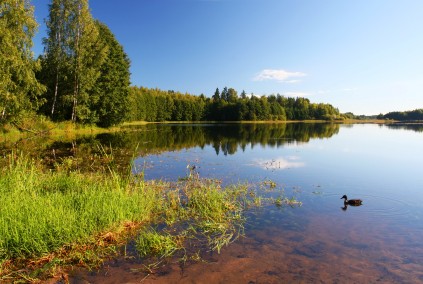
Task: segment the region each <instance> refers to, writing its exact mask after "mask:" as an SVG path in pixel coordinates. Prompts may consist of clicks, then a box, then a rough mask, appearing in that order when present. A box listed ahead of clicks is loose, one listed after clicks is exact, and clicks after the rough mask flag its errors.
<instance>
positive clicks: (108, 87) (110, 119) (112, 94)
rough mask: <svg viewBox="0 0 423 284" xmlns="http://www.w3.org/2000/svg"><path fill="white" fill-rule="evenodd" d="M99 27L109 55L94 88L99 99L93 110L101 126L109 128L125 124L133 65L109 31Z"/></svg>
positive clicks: (100, 25) (94, 94) (97, 24)
mask: <svg viewBox="0 0 423 284" xmlns="http://www.w3.org/2000/svg"><path fill="white" fill-rule="evenodd" d="M96 26H97V28H98V31H99V38H100V40H101V41H102V42H103V44H104V45H105V46H106V47H107V50H108V52H107V56H106V59H105V61H104V62H103V64H102V65H101V67H100V76H99V77H98V79H97V81H96V83H95V85H94V88H93V92H92V96H95V97H97V98H98V100H97V103H96V104H95V105H94V106H93V108H92V109H91V111H92V112H96V113H97V115H98V123H97V124H98V125H100V126H103V127H108V126H112V125H116V124H119V123H121V122H123V120H124V119H125V115H126V113H127V111H128V93H129V84H130V72H129V67H130V62H129V59H128V56H127V55H126V53H125V52H124V50H123V47H122V46H121V45H120V44H119V42H118V41H117V40H116V38H115V36H114V35H113V33H112V32H111V31H110V29H109V28H108V27H107V26H106V25H104V24H102V23H100V22H98V21H97V22H96Z"/></svg>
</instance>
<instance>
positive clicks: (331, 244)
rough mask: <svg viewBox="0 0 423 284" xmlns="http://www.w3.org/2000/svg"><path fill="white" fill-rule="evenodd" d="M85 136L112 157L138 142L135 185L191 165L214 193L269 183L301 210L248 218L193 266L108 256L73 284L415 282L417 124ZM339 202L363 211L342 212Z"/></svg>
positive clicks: (421, 260)
mask: <svg viewBox="0 0 423 284" xmlns="http://www.w3.org/2000/svg"><path fill="white" fill-rule="evenodd" d="M92 139H93V140H94V141H97V142H100V143H103V144H107V143H109V144H110V145H111V146H112V147H113V148H115V149H117V150H116V152H117V153H120V152H122V153H123V152H125V153H126V152H130V149H131V148H132V149H134V148H135V146H134V145H135V144H138V145H139V146H138V147H139V150H138V151H139V152H138V153H139V154H138V156H137V157H136V158H135V160H134V164H135V165H134V168H133V171H143V172H144V176H145V178H146V179H156V178H160V179H165V180H176V179H178V178H179V177H183V176H186V174H187V165H195V166H196V167H197V170H198V172H199V174H200V176H201V177H211V178H218V179H221V180H222V181H223V183H225V184H231V183H237V182H244V181H248V182H250V183H260V182H263V181H266V180H272V181H274V182H276V184H277V187H278V189H283V190H284V192H285V194H286V195H287V196H288V197H291V196H295V197H296V198H297V199H298V200H300V201H302V203H303V206H302V207H294V208H291V207H282V208H278V207H276V206H266V207H264V208H262V209H260V210H258V211H252V212H249V213H248V219H247V224H246V230H245V237H243V238H240V239H239V240H237V241H236V242H234V243H232V244H231V245H229V246H228V247H225V248H224V249H222V251H221V253H220V254H217V253H216V252H213V253H211V252H203V253H202V255H201V256H202V258H203V261H202V262H193V261H192V262H190V261H188V262H187V263H185V265H181V264H180V263H179V262H178V261H176V260H171V261H170V263H167V264H166V265H164V264H163V265H162V266H161V267H159V268H158V269H156V270H155V273H154V274H146V272H145V269H144V267H143V262H142V260H140V259H137V258H135V259H130V260H124V259H117V260H113V261H111V262H110V263H107V264H106V265H105V266H104V267H103V268H101V269H99V270H98V271H94V272H87V271H84V270H77V271H74V272H72V273H71V278H70V279H71V282H73V283H86V282H87V281H88V282H90V283H140V282H142V283H287V282H288V283H297V282H300V283H316V282H322V283H376V282H382V283H423V246H422V245H421V240H422V239H423V171H422V166H421V165H422V158H423V147H422V146H423V132H422V127H421V125H414V126H413V125H404V126H401V125H394V126H385V125H368V124H366V125H336V124H328V125H326V124H294V125H292V124H291V125H265V124H260V125H217V126H216V125H207V126H197V125H154V126H148V127H146V128H141V129H139V130H137V131H132V132H128V133H126V134H119V136H113V135H103V136H98V137H95V138H92ZM76 144H77V145H80V147H82V148H84V147H85V148H87V147H88V146H82V145H85V144H84V142H82V141H77V143H76ZM56 147H57V146H56ZM49 151H51V149H50V148H49V149H46V150H45V152H49ZM80 152H81V150H80ZM81 155H84V154H81ZM123 156H124V155H122V157H123ZM128 157H129V156H128ZM125 161H126V162H127V163H129V158H128V159H126V160H125V159H123V162H125ZM344 194H346V195H348V197H349V198H360V199H362V200H363V205H362V206H360V207H353V206H348V207H347V208H343V207H344V206H343V201H342V200H341V199H340V197H341V196H342V195H344Z"/></svg>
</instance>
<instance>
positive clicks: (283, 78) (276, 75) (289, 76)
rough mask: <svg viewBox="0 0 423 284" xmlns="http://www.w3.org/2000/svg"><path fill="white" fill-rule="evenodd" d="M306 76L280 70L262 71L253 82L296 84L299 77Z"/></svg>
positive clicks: (300, 73)
mask: <svg viewBox="0 0 423 284" xmlns="http://www.w3.org/2000/svg"><path fill="white" fill-rule="evenodd" d="M306 75H307V74H305V73H302V72H290V71H286V70H282V69H264V70H262V71H261V72H260V73H258V74H257V75H256V76H255V77H254V78H253V80H254V81H266V80H275V81H279V82H285V83H297V82H299V80H298V79H295V78H299V77H304V76H306Z"/></svg>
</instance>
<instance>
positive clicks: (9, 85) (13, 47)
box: [0, 0, 43, 123]
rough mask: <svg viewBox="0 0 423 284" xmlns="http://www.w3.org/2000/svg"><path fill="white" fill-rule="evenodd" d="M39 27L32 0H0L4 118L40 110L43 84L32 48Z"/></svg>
mask: <svg viewBox="0 0 423 284" xmlns="http://www.w3.org/2000/svg"><path fill="white" fill-rule="evenodd" d="M36 29H37V23H36V21H35V19H34V11H33V7H32V6H31V5H30V4H29V1H28V0H2V1H1V3H0V122H1V123H4V122H6V121H11V120H16V119H18V118H19V116H20V115H21V114H23V113H25V111H28V110H36V108H37V107H38V106H39V104H40V103H41V101H40V100H39V98H38V96H39V95H40V94H41V92H42V91H43V86H42V85H41V84H40V83H39V82H38V81H37V79H36V77H35V71H36V70H37V69H38V68H39V63H38V62H37V61H35V60H34V58H33V54H32V52H31V47H32V38H33V36H34V33H35V31H36Z"/></svg>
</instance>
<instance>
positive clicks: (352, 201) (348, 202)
mask: <svg viewBox="0 0 423 284" xmlns="http://www.w3.org/2000/svg"><path fill="white" fill-rule="evenodd" d="M341 199H344V205H351V206H360V205H362V203H363V200H361V199H350V200H348V197H347V196H346V195H344V196H342V197H341Z"/></svg>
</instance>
